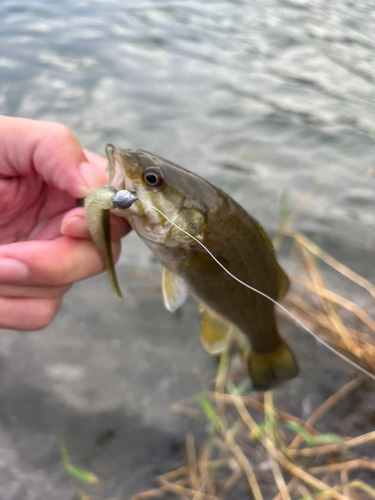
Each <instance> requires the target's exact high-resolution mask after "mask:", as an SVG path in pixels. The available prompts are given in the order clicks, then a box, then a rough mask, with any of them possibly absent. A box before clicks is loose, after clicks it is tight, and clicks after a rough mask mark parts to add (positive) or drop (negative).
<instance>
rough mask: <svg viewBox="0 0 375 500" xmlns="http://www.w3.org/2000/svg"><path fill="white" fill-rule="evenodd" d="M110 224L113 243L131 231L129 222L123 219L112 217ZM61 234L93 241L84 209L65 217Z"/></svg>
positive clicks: (77, 209) (76, 209)
mask: <svg viewBox="0 0 375 500" xmlns="http://www.w3.org/2000/svg"><path fill="white" fill-rule="evenodd" d="M110 224H111V238H112V241H115V240H119V239H120V238H123V237H124V236H125V235H126V234H128V233H129V231H130V230H131V227H130V225H129V223H128V221H127V220H126V219H124V218H122V217H116V216H115V215H111V217H110ZM61 232H62V234H63V235H65V236H70V237H72V238H81V239H85V240H91V236H90V233H89V230H88V227H87V224H86V220H85V213H84V210H83V208H75V209H73V210H71V211H70V212H68V213H67V214H66V215H65V217H64V219H63V221H62V224H61Z"/></svg>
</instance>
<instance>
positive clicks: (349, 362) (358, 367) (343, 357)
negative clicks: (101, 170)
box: [138, 198, 375, 380]
mask: <svg viewBox="0 0 375 500" xmlns="http://www.w3.org/2000/svg"><path fill="white" fill-rule="evenodd" d="M138 200H139V201H141V202H142V203H144V204H145V205H148V206H149V207H151V208H153V209H154V210H156V211H157V212H159V213H160V214H161V215H162V216H163V217H165V218H166V219H167V221H168V222H170V223H171V224H173V225H174V226H175V227H176V228H177V229H179V230H180V231H182V232H183V233H185V234H186V235H187V236H190V238H192V239H193V240H194V241H196V242H197V243H199V245H200V246H201V247H202V248H204V249H205V250H206V252H207V253H208V254H209V255H210V256H211V257H212V258H213V259H214V261H215V262H216V263H217V264H219V266H220V267H221V268H222V269H223V270H224V271H225V272H226V273H227V274H229V276H231V277H232V278H233V279H235V280H236V281H238V283H240V284H241V285H243V286H245V287H246V288H248V289H249V290H252V291H253V292H256V293H258V294H259V295H262V296H263V297H265V298H266V299H268V300H270V301H271V302H273V303H274V304H275V305H276V306H277V307H279V308H280V309H281V310H283V311H284V312H285V313H286V314H287V315H288V316H289V317H290V318H292V319H294V321H296V323H298V324H299V325H300V326H302V328H303V329H304V330H306V332H308V333H309V334H310V335H312V336H313V337H314V338H315V340H317V341H318V342H319V343H320V344H322V345H324V347H326V348H327V349H329V350H330V351H331V352H333V353H334V354H336V356H338V357H339V358H341V359H342V360H343V361H345V362H346V363H348V364H349V365H351V366H353V367H354V368H356V369H357V370H359V371H361V372H362V373H364V374H365V375H368V376H369V377H371V378H372V379H373V380H375V375H373V374H372V373H370V372H369V371H367V370H366V369H365V368H362V366H360V365H358V364H357V363H355V362H354V361H352V360H351V359H349V358H347V357H346V356H344V354H341V352H339V351H337V350H336V349H335V348H334V347H332V346H331V345H330V344H328V343H327V342H326V341H325V340H323V339H321V338H320V337H319V336H318V335H317V334H316V333H314V332H313V331H312V330H310V328H308V327H307V326H306V325H305V324H304V323H302V321H301V320H300V319H298V318H297V317H296V316H294V314H292V313H291V312H290V311H289V310H288V309H287V308H286V307H284V306H283V305H281V304H280V303H279V302H277V301H276V300H274V299H273V298H272V297H269V296H268V295H267V294H265V293H263V292H261V291H260V290H257V289H256V288H254V287H252V286H250V285H248V284H247V283H245V282H244V281H242V280H240V279H239V278H237V276H235V275H234V274H232V273H231V272H230V271H228V269H226V268H225V267H224V266H223V264H221V262H219V261H218V260H217V258H216V257H215V256H214V255H213V254H212V253H211V252H210V251H209V250H208V248H206V246H205V245H203V243H202V242H201V241H199V240H198V239H197V238H195V237H194V236H193V235H191V234H189V233H188V232H187V231H185V229H182V228H181V227H179V226H178V225H177V224H175V223H174V222H173V221H172V220H171V219H169V217H167V216H166V215H165V214H163V212H162V211H161V210H159V209H158V208H156V207H154V206H153V205H151V204H150V203H148V202H147V201H145V200H143V199H142V198H138Z"/></svg>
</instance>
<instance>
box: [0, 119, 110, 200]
mask: <svg viewBox="0 0 375 500" xmlns="http://www.w3.org/2000/svg"><path fill="white" fill-rule="evenodd" d="M0 128H1V130H4V131H5V132H6V133H3V134H1V136H0V150H1V151H2V158H1V160H2V162H1V163H2V171H1V175H2V177H3V178H9V177H18V176H35V175H37V174H40V175H41V176H42V178H43V179H44V180H45V181H46V182H47V184H49V185H52V186H55V187H57V188H58V189H59V190H60V191H64V192H67V193H69V194H70V195H71V196H72V197H74V198H84V197H85V196H86V195H87V193H88V191H89V190H90V189H92V188H93V187H100V186H101V185H103V184H104V183H105V179H106V176H104V175H103V172H102V171H100V172H98V169H97V168H95V167H94V166H92V165H90V163H88V161H87V158H86V156H85V154H84V152H83V149H82V148H81V146H80V144H79V142H78V140H77V138H76V137H75V135H74V134H73V133H72V132H71V131H70V130H69V129H68V128H66V127H65V126H64V125H61V124H59V123H47V122H41V121H35V120H27V119H24V118H13V117H6V116H1V117H0ZM20 144H22V147H19V145H20ZM80 167H81V168H80ZM98 184H99V185H98Z"/></svg>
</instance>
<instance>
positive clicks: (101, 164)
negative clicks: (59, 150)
mask: <svg viewBox="0 0 375 500" xmlns="http://www.w3.org/2000/svg"><path fill="white" fill-rule="evenodd" d="M83 152H84V153H85V155H86V158H87V160H88V161H89V162H90V163H91V165H94V167H96V168H97V169H98V170H99V171H100V172H102V173H105V171H106V168H107V166H108V160H107V159H106V158H103V156H100V155H97V154H96V153H93V152H92V151H89V150H88V149H84V150H83Z"/></svg>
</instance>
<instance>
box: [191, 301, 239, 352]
mask: <svg viewBox="0 0 375 500" xmlns="http://www.w3.org/2000/svg"><path fill="white" fill-rule="evenodd" d="M199 309H200V311H201V312H203V316H202V330H201V341H202V344H203V347H204V348H205V349H206V351H208V352H209V353H210V354H220V353H221V352H223V351H225V349H226V348H227V347H228V344H229V342H230V339H231V336H232V329H233V325H232V324H231V323H229V322H228V321H226V320H225V319H224V318H223V317H222V316H220V314H218V313H216V312H215V311H213V310H212V309H210V308H209V307H207V306H206V305H205V304H200V306H199Z"/></svg>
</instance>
